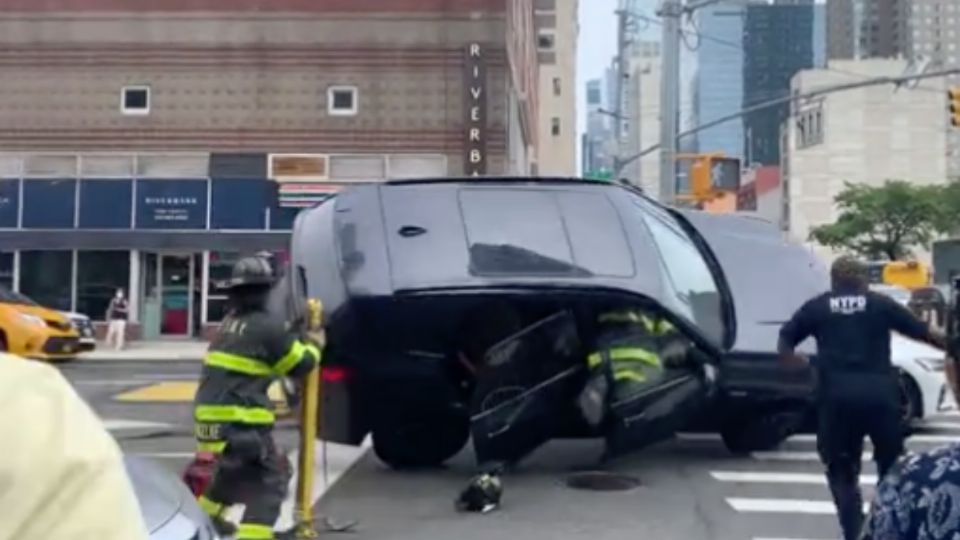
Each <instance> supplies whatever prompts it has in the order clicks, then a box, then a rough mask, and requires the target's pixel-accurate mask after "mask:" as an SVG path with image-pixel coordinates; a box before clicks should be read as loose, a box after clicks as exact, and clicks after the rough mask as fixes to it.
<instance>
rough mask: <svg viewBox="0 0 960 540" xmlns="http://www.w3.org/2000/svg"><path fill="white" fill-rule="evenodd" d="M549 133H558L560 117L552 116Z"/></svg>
mask: <svg viewBox="0 0 960 540" xmlns="http://www.w3.org/2000/svg"><path fill="white" fill-rule="evenodd" d="M550 133H551V134H553V136H554V137H556V136H557V135H560V119H559V118H557V117H553V118H552V119H551V120H550Z"/></svg>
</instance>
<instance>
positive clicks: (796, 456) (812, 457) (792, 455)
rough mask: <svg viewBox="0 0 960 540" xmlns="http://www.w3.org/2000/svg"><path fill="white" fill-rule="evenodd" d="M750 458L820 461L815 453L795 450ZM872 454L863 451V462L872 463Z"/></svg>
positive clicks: (755, 454)
mask: <svg viewBox="0 0 960 540" xmlns="http://www.w3.org/2000/svg"><path fill="white" fill-rule="evenodd" d="M750 457H752V458H753V459H755V460H757V461H816V462H819V461H820V455H819V454H818V453H816V452H803V451H795V450H765V451H757V452H752V453H751V454H750ZM872 460H873V452H871V451H869V450H864V452H863V461H872Z"/></svg>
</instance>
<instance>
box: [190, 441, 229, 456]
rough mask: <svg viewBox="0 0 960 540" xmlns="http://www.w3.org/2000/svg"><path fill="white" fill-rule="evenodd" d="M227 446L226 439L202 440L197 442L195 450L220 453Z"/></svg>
mask: <svg viewBox="0 0 960 540" xmlns="http://www.w3.org/2000/svg"><path fill="white" fill-rule="evenodd" d="M226 447H227V441H202V442H198V443H197V452H212V453H214V454H222V453H223V450H224V448H226Z"/></svg>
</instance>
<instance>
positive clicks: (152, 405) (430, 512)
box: [62, 361, 960, 540]
mask: <svg viewBox="0 0 960 540" xmlns="http://www.w3.org/2000/svg"><path fill="white" fill-rule="evenodd" d="M62 370H63V372H64V373H65V374H66V375H67V377H68V378H69V379H70V380H71V381H72V382H73V384H74V386H75V387H76V388H77V389H78V391H79V392H80V394H81V395H83V397H84V398H86V399H87V400H88V401H89V402H90V403H91V404H92V405H93V407H94V409H95V410H96V411H97V413H98V414H100V416H101V418H103V419H104V420H105V422H106V423H107V425H108V427H109V428H110V429H111V431H112V432H113V433H114V435H115V436H116V437H117V439H118V440H119V441H120V444H121V446H122V447H123V448H124V450H125V451H127V452H129V453H134V454H139V455H144V456H147V457H150V458H153V459H157V460H159V461H160V462H161V463H163V464H165V465H166V466H168V467H169V468H170V470H172V471H174V472H177V473H179V472H180V471H181V470H182V468H183V466H184V465H185V464H186V463H187V462H188V460H189V458H190V456H191V455H192V454H191V452H192V447H193V441H192V439H191V437H190V435H191V432H192V431H191V430H192V426H191V422H190V405H189V403H186V402H172V403H157V402H119V401H116V399H115V396H117V395H118V394H120V393H123V392H126V391H129V390H133V389H137V388H142V387H145V386H150V385H155V384H158V383H163V382H168V381H191V380H195V378H196V374H197V372H198V364H197V363H195V362H170V361H164V362H96V363H94V362H77V363H74V364H69V365H65V366H62ZM954 435H956V438H957V439H960V417H957V416H950V417H944V418H942V419H938V420H937V421H936V424H935V425H933V426H932V427H931V428H930V429H926V430H924V431H923V432H921V433H919V434H918V435H917V436H915V437H913V438H912V439H911V440H910V442H909V443H908V446H909V447H910V448H911V449H913V450H923V449H927V448H932V447H934V446H938V445H942V444H946V443H947V442H950V441H952V440H953V439H954V438H955V437H954ZM280 439H281V444H285V445H287V446H292V445H293V444H294V443H295V440H296V439H295V434H294V433H292V432H290V431H286V432H282V433H281V436H280ZM600 449H601V448H600V444H599V443H595V442H592V441H559V442H556V443H552V444H550V445H547V446H546V447H544V448H542V449H541V450H540V451H538V452H537V453H536V454H534V455H533V456H531V457H530V458H529V459H528V460H527V461H526V462H525V463H524V464H523V465H522V466H521V467H520V468H519V470H517V471H516V472H515V473H513V474H510V475H508V476H507V477H505V478H504V489H505V493H504V500H503V507H502V509H501V510H500V511H497V512H494V513H491V514H487V515H462V514H458V513H456V512H455V511H454V509H453V500H454V497H455V496H456V494H457V492H458V491H459V490H460V489H461V488H462V487H463V485H464V483H465V481H466V479H467V478H468V477H469V475H470V474H471V472H472V470H471V464H472V456H471V455H470V453H469V451H468V450H466V451H464V452H463V453H462V454H461V455H460V456H458V457H457V458H456V459H455V460H453V461H452V462H451V463H450V464H449V466H448V467H446V468H445V469H441V470H431V471H419V472H404V473H400V472H394V471H390V470H388V469H386V468H385V467H383V466H382V465H381V464H380V463H379V462H378V461H377V460H376V458H375V457H374V456H373V455H372V453H369V452H368V453H363V452H362V451H355V450H353V449H350V450H349V451H344V452H342V453H340V454H338V453H336V452H334V453H333V454H332V458H331V462H332V467H333V471H332V472H331V475H332V479H334V480H335V479H337V478H339V480H338V481H336V483H334V484H332V486H330V488H329V491H326V493H325V495H324V496H323V498H322V499H321V501H320V504H319V509H320V511H321V512H322V513H325V514H327V515H330V516H332V517H334V518H353V519H358V520H360V526H359V528H358V529H357V531H356V534H354V535H351V538H354V539H356V540H367V539H371V540H372V539H384V538H388V539H391V540H408V539H409V540H414V539H417V540H421V539H422V540H440V539H447V538H457V539H458V540H474V539H477V540H481V539H482V540H489V539H490V538H492V537H495V536H496V535H500V534H502V535H504V536H507V537H513V538H520V539H528V538H529V539H534V538H563V539H574V538H589V539H591V540H606V539H611V540H612V539H623V538H657V539H661V538H662V539H683V540H697V539H716V540H753V539H797V540H819V539H824V540H826V539H836V538H839V531H838V528H837V526H836V524H835V522H836V520H835V517H834V516H833V515H832V512H833V510H832V508H833V507H832V504H831V503H830V498H829V494H828V491H827V488H826V486H825V483H824V480H823V476H822V473H821V470H822V469H821V466H820V465H819V463H818V462H817V461H816V455H815V442H814V440H813V437H812V436H810V435H800V436H797V437H795V438H793V439H792V440H790V441H788V442H787V443H785V444H784V445H783V446H782V447H781V448H780V449H778V450H777V451H775V452H769V453H758V454H755V455H752V456H748V457H733V456H731V455H729V454H728V453H727V452H726V450H725V449H724V448H723V446H722V444H721V443H720V442H719V440H718V439H717V438H716V437H713V436H711V435H709V434H695V435H691V436H683V437H681V438H678V439H677V440H673V441H670V442H667V443H664V444H661V445H658V446H655V447H652V448H649V449H646V450H644V451H642V452H639V453H637V454H635V455H632V456H630V457H628V458H625V459H623V460H621V461H620V462H618V463H615V464H613V465H612V466H611V467H610V470H611V471H612V472H617V473H623V474H626V475H629V476H631V477H633V478H636V479H637V480H639V482H640V486H639V487H637V488H635V489H633V490H629V491H620V492H596V491H583V490H574V489H571V488H569V487H567V486H566V485H565V480H566V479H567V478H568V477H569V475H570V474H571V472H572V471H574V470H576V469H580V468H583V467H584V466H590V465H592V464H593V463H595V461H596V459H597V457H598V456H599V453H600ZM335 450H338V449H335ZM873 471H874V468H873V465H872V463H865V467H864V473H865V474H873ZM322 475H323V473H322V471H320V472H318V484H321V485H322V486H323V485H329V484H328V483H325V482H323V480H324V479H323V476H322ZM341 475H342V476H341ZM864 481H865V483H867V484H869V482H871V481H872V479H871V478H865V479H864ZM867 490H868V494H869V486H867Z"/></svg>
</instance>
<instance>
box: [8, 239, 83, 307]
mask: <svg viewBox="0 0 960 540" xmlns="http://www.w3.org/2000/svg"><path fill="white" fill-rule="evenodd" d="M72 282H73V252H72V251H21V252H20V292H22V293H23V294H25V295H27V296H29V297H30V298H32V299H33V300H34V301H35V302H37V303H38V304H40V305H42V306H46V307H50V308H53V309H59V310H63V311H70V310H71V308H72V304H73V298H72V297H73V291H72V289H73V287H72V286H71V285H72Z"/></svg>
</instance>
